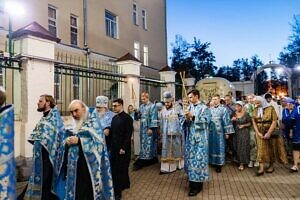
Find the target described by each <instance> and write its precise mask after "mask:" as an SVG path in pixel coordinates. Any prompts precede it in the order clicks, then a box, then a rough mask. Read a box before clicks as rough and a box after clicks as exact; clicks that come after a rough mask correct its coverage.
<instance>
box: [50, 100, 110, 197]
mask: <svg viewBox="0 0 300 200" xmlns="http://www.w3.org/2000/svg"><path fill="white" fill-rule="evenodd" d="M69 111H70V114H71V116H72V120H71V121H72V123H71V124H70V125H69V126H67V125H66V133H67V138H66V146H65V155H64V162H63V167H62V170H61V172H60V176H59V180H58V182H57V184H56V191H57V193H58V194H59V198H60V199H70V200H72V199H74V200H75V199H80V200H93V199H114V192H113V184H112V176H111V170H110V161H109V156H108V151H107V148H106V144H105V137H104V133H103V131H102V128H101V125H100V120H99V117H98V113H97V110H96V109H94V108H91V109H89V108H88V107H87V106H86V105H85V104H84V103H83V102H82V101H80V100H73V101H72V102H71V103H70V105H69Z"/></svg>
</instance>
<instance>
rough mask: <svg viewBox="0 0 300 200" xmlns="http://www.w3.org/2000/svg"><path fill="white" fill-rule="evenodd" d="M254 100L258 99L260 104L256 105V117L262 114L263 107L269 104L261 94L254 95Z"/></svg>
mask: <svg viewBox="0 0 300 200" xmlns="http://www.w3.org/2000/svg"><path fill="white" fill-rule="evenodd" d="M255 100H256V101H260V104H261V106H260V107H258V110H257V117H262V116H263V114H264V109H265V108H267V107H269V106H270V104H268V102H267V101H266V99H265V98H263V97H261V96H256V97H255Z"/></svg>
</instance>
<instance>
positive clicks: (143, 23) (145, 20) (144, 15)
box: [142, 9, 148, 30]
mask: <svg viewBox="0 0 300 200" xmlns="http://www.w3.org/2000/svg"><path fill="white" fill-rule="evenodd" d="M142 27H143V29H144V30H148V23H147V10H146V9H142Z"/></svg>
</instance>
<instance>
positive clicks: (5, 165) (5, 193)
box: [0, 87, 16, 199]
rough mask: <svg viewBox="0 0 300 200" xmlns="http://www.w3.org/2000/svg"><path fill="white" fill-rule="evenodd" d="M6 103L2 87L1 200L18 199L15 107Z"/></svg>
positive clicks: (0, 114) (0, 100) (0, 94)
mask: <svg viewBox="0 0 300 200" xmlns="http://www.w3.org/2000/svg"><path fill="white" fill-rule="evenodd" d="M5 101H6V94H5V91H4V89H3V88H1V87H0V199H16V176H15V157H14V107H13V106H12V105H6V106H5V105H4V104H5Z"/></svg>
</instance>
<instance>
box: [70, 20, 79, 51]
mask: <svg viewBox="0 0 300 200" xmlns="http://www.w3.org/2000/svg"><path fill="white" fill-rule="evenodd" d="M70 25H71V26H70V28H71V45H75V46H77V45H78V18H77V17H76V16H74V15H71V16H70Z"/></svg>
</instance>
